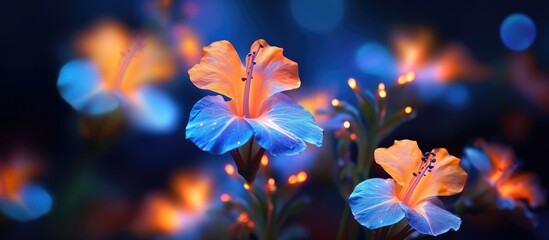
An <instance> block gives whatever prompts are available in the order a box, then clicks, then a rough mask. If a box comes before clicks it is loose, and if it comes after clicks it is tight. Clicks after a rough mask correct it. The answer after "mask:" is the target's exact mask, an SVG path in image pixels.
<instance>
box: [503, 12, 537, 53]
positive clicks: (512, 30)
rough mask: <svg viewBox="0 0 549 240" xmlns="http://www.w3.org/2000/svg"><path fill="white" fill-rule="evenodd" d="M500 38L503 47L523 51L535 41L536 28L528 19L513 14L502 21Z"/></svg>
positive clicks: (522, 15) (519, 14)
mask: <svg viewBox="0 0 549 240" xmlns="http://www.w3.org/2000/svg"><path fill="white" fill-rule="evenodd" d="M500 37H501V40H502V41H503V43H504V44H505V46H507V47H508V48H510V49H511V50H513V51H524V50H526V49H528V48H529V47H530V46H531V45H532V43H533V42H534V40H535V39H536V26H535V25H534V21H532V19H531V18H530V17H528V16H526V15H524V14H521V13H515V14H512V15H509V16H508V17H507V18H505V20H503V23H502V24H501V28H500Z"/></svg>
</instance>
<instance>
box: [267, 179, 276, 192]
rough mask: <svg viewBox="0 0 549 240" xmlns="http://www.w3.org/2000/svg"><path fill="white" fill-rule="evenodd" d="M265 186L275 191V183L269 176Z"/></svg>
mask: <svg viewBox="0 0 549 240" xmlns="http://www.w3.org/2000/svg"><path fill="white" fill-rule="evenodd" d="M267 187H269V190H271V191H276V183H275V180H274V179H273V178H269V180H267Z"/></svg>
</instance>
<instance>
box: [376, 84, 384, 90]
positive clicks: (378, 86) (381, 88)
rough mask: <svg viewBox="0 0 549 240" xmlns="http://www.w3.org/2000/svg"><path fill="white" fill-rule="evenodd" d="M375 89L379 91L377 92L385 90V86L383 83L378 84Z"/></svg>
mask: <svg viewBox="0 0 549 240" xmlns="http://www.w3.org/2000/svg"><path fill="white" fill-rule="evenodd" d="M377 89H379V90H385V84H383V83H380V84H378V85H377Z"/></svg>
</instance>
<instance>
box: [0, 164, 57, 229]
mask: <svg viewBox="0 0 549 240" xmlns="http://www.w3.org/2000/svg"><path fill="white" fill-rule="evenodd" d="M26 157H28V156H26V155H18V156H16V158H13V159H12V160H10V161H7V162H2V163H0V166H1V167H0V211H2V212H3V213H4V214H5V215H7V216H9V217H11V218H13V219H15V220H18V221H29V220H34V219H37V218H39V217H41V216H42V215H44V214H46V213H48V212H50V210H51V205H52V198H51V196H50V195H49V193H48V192H46V190H44V189H43V188H42V187H40V186H38V185H36V184H34V183H30V180H31V178H32V177H33V176H34V175H35V173H36V171H37V166H36V164H35V162H33V161H30V160H28V159H27V158H26Z"/></svg>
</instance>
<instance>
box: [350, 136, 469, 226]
mask: <svg viewBox="0 0 549 240" xmlns="http://www.w3.org/2000/svg"><path fill="white" fill-rule="evenodd" d="M374 155H375V161H376V162H377V163H378V164H379V165H381V166H382V167H383V169H384V170H385V171H386V172H387V173H389V175H391V176H392V177H393V179H381V178H372V179H368V180H366V181H364V182H362V183H360V184H358V185H357V186H356V188H355V189H354V191H353V193H352V194H351V196H350V197H349V204H350V207H351V211H352V212H353V215H354V216H355V219H356V220H357V221H358V222H359V223H360V224H362V225H364V226H365V227H367V228H370V229H377V228H380V227H384V226H389V225H393V224H395V223H397V222H399V221H400V220H402V219H403V218H406V220H407V221H408V223H409V225H410V227H411V228H413V229H415V230H416V231H418V232H420V233H422V234H429V235H433V236H436V235H439V234H442V233H445V232H447V231H448V230H450V229H453V230H458V229H459V226H460V224H461V219H460V218H459V217H457V216H455V215H453V214H451V213H450V212H448V211H446V210H444V209H443V208H441V207H440V201H438V200H437V199H436V197H437V196H451V195H454V194H457V193H459V192H461V191H462V190H463V187H464V185H465V180H466V178H467V173H466V172H465V171H464V170H463V169H462V168H461V167H460V166H459V162H460V160H459V159H458V158H456V157H454V156H452V155H450V154H449V153H448V151H447V150H446V149H444V148H437V149H433V150H432V152H427V153H425V154H423V153H422V152H421V151H420V149H419V147H418V145H417V143H416V142H415V141H411V140H401V141H395V142H394V145H393V146H391V147H389V148H378V149H376V150H375V152H374Z"/></svg>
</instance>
